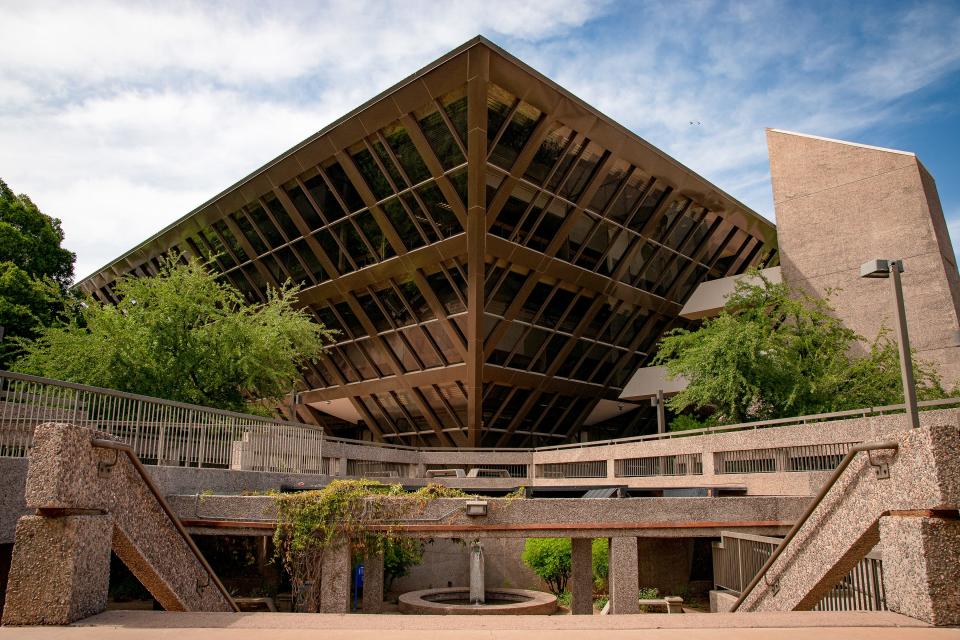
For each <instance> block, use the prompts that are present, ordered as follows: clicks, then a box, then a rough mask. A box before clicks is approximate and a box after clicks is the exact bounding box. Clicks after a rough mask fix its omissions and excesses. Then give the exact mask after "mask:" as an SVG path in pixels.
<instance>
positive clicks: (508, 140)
mask: <svg viewBox="0 0 960 640" xmlns="http://www.w3.org/2000/svg"><path fill="white" fill-rule="evenodd" d="M539 119H540V110H539V109H537V108H536V107H533V106H531V105H529V104H527V103H525V102H524V103H521V104H520V107H519V108H518V109H517V112H516V113H515V114H514V116H513V119H512V120H511V121H510V124H508V125H507V129H506V131H504V132H503V135H502V136H501V137H500V141H499V142H498V143H497V146H496V148H495V149H494V150H493V153H491V154H490V162H491V163H492V164H495V165H497V166H498V167H501V168H503V169H508V170H509V169H510V167H512V166H513V162H514V161H515V160H516V159H517V156H518V155H519V154H520V150H521V149H523V145H525V144H526V143H527V140H529V139H530V134H532V133H533V129H534V127H536V126H537V121H538V120H539Z"/></svg>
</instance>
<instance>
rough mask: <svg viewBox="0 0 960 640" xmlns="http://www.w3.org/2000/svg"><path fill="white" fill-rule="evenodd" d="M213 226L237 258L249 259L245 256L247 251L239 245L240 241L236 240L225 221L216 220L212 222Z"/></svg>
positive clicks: (240, 259) (241, 259)
mask: <svg viewBox="0 0 960 640" xmlns="http://www.w3.org/2000/svg"><path fill="white" fill-rule="evenodd" d="M213 228H214V229H216V230H217V232H219V234H220V236H221V237H222V238H223V239H224V241H225V242H226V243H227V247H228V248H229V249H230V251H232V252H233V255H235V256H236V257H237V260H239V261H241V262H243V261H245V260H249V259H250V258H249V257H248V256H247V253H246V252H245V251H244V250H243V249H242V248H241V247H240V243H239V242H237V239H236V238H235V237H234V235H233V233H232V232H231V231H230V229H229V228H228V227H227V223H225V222H224V221H223V220H218V221H216V222H214V223H213ZM221 246H222V245H221Z"/></svg>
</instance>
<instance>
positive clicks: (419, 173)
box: [383, 125, 430, 184]
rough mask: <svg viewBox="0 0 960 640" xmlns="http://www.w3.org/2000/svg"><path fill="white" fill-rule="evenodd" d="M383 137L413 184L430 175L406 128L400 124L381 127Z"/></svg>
mask: <svg viewBox="0 0 960 640" xmlns="http://www.w3.org/2000/svg"><path fill="white" fill-rule="evenodd" d="M383 137H384V138H385V139H386V140H387V144H389V145H390V149H391V150H392V151H393V153H394V155H396V156H397V160H398V161H399V162H400V166H401V167H403V170H404V172H406V174H407V176H408V177H409V178H410V180H412V181H413V184H416V183H418V182H423V181H424V180H426V179H427V178H429V177H430V172H429V171H428V170H427V165H425V164H424V163H423V160H422V159H421V158H420V154H418V153H417V148H416V147H415V146H414V144H413V141H412V140H410V136H409V135H408V134H407V130H406V129H404V128H403V127H401V126H400V125H393V126H390V127H386V128H385V129H383Z"/></svg>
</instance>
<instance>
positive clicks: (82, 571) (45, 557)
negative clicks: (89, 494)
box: [3, 515, 113, 625]
mask: <svg viewBox="0 0 960 640" xmlns="http://www.w3.org/2000/svg"><path fill="white" fill-rule="evenodd" d="M112 540H113V517H112V516H110V515H81V516H62V517H59V518H48V517H45V516H24V517H22V518H20V521H19V522H17V532H16V538H15V542H14V547H13V558H12V560H11V565H10V579H9V582H8V584H7V597H6V603H5V605H4V609H3V624H4V625H52V624H70V623H71V622H74V621H76V620H80V619H81V618H86V617H87V616H92V615H94V614H96V613H100V612H101V611H103V610H104V609H106V607H107V587H108V586H109V583H110V544H111V541H112Z"/></svg>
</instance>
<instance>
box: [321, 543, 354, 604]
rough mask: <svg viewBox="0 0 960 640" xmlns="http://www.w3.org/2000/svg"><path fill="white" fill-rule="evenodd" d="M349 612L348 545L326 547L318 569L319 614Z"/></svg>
mask: <svg viewBox="0 0 960 640" xmlns="http://www.w3.org/2000/svg"><path fill="white" fill-rule="evenodd" d="M349 611H350V544H349V543H344V544H340V545H339V546H335V547H327V548H326V549H324V551H323V563H322V565H321V569H320V611H319V613H347V612H349Z"/></svg>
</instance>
